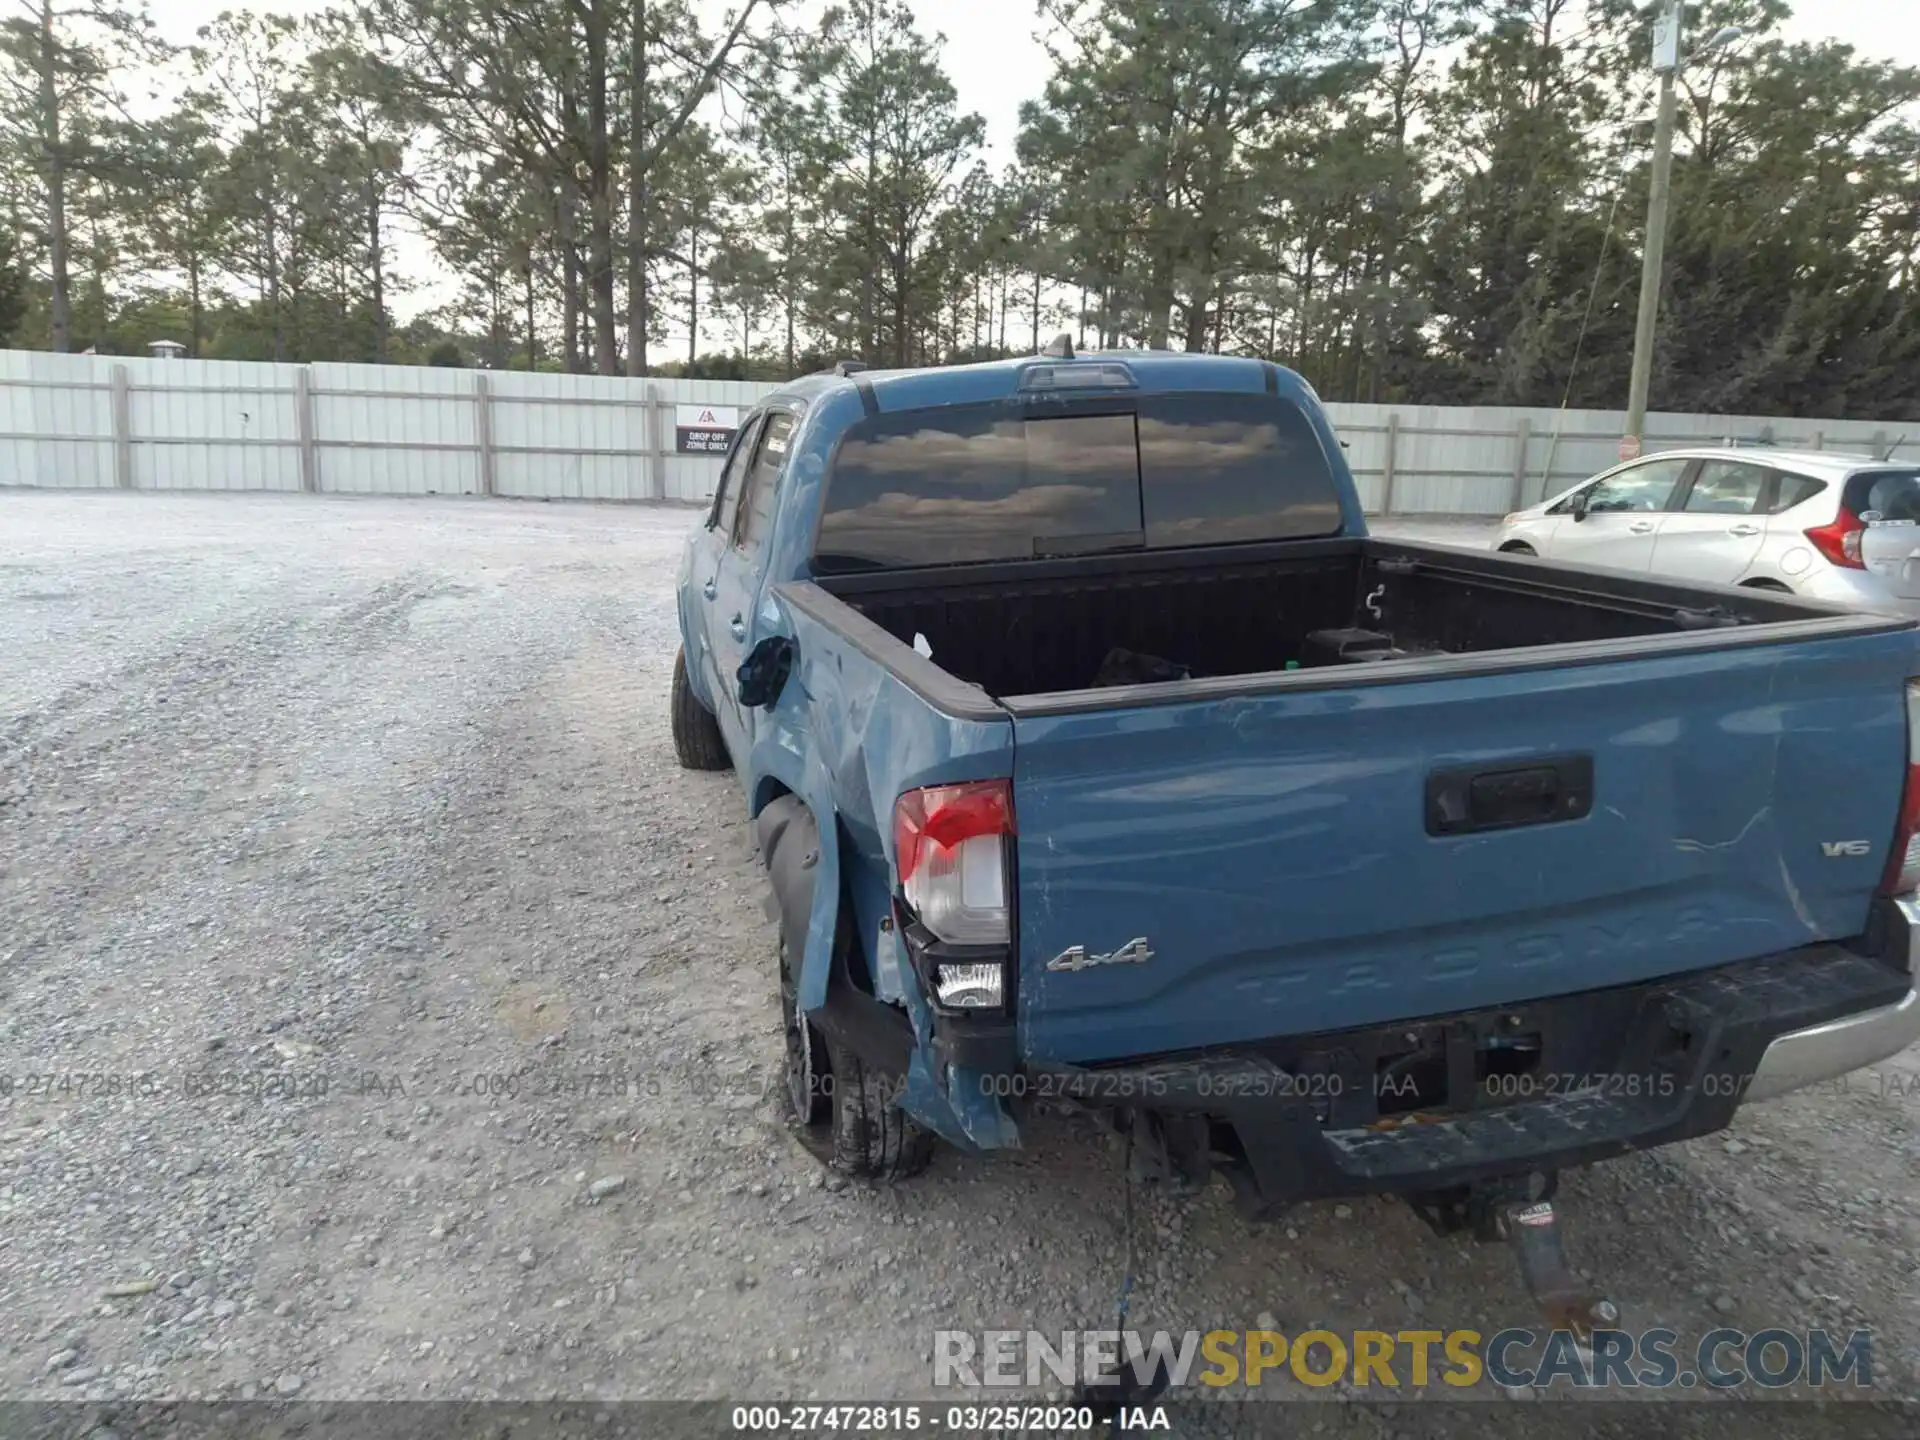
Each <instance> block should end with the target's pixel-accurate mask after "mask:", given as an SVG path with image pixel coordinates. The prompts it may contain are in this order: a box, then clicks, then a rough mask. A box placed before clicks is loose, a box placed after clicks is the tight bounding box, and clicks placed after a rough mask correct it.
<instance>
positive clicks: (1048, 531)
mask: <svg viewBox="0 0 1920 1440" xmlns="http://www.w3.org/2000/svg"><path fill="white" fill-rule="evenodd" d="M1056 403H1057V402H1056ZM1085 408H1086V409H1087V410H1089V411H1090V412H1092V413H1085V414H1070V415H1061V414H1058V413H1034V412H1033V411H1029V410H1025V409H1020V408H1016V407H1010V406H1008V405H1006V404H992V405H967V406H954V407H948V408H940V409H928V410H913V411H903V412H900V413H898V414H891V415H877V416H874V417H872V418H871V419H868V420H865V421H863V422H861V423H860V424H859V425H857V426H855V427H854V428H853V429H852V430H850V431H849V432H848V433H847V436H846V438H845V439H844V440H843V441H842V442H841V445H840V449H839V453H838V454H837V455H836V457H835V459H834V462H833V468H832V471H831V473H830V474H829V476H828V480H827V494H826V503H825V505H824V507H823V510H822V514H821V520H820V531H819V535H818V537H817V538H816V541H815V557H814V563H815V567H816V569H818V570H819V571H821V572H822V573H834V572H844V571H850V570H869V569H890V568H895V567H904V566H916V565H954V564H965V563H968V562H980V561H993V560H1030V559H1033V558H1035V557H1036V556H1047V555H1073V554H1088V553H1097V552H1100V551H1109V550H1140V549H1160V548H1166V547H1172V546H1184V545H1208V544H1224V543H1232V542H1236V541H1247V540H1276V539H1290V538H1295V537H1302V536H1310V535H1331V534H1335V533H1337V532H1338V531H1339V529H1340V523H1341V516H1340V499H1339V490H1338V487H1337V486H1336V485H1335V483H1334V479H1333V474H1332V471H1331V470H1330V468H1329V467H1328V463H1327V458H1326V455H1325V453H1324V451H1323V450H1322V449H1321V447H1320V442H1319V438H1318V436H1317V435H1316V434H1315V433H1314V430H1313V427H1312V426H1311V424H1309V423H1308V421H1307V418H1306V416H1305V415H1304V414H1302V413H1301V411H1300V410H1299V408H1298V407H1297V406H1295V405H1292V404H1290V403H1288V402H1286V401H1283V400H1280V399H1278V398H1276V397H1274V396H1270V395H1242V394H1212V393H1202V392H1180V393H1175V394H1168V395H1145V396H1140V397H1138V398H1129V399H1127V400H1125V401H1120V400H1105V401H1090V402H1088V404H1087V406H1086V407H1085Z"/></svg>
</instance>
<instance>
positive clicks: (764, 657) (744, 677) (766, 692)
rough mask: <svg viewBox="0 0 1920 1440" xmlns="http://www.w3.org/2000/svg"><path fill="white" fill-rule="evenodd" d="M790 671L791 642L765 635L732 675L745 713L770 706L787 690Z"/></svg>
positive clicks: (783, 636) (777, 636)
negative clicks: (737, 685) (738, 688)
mask: <svg viewBox="0 0 1920 1440" xmlns="http://www.w3.org/2000/svg"><path fill="white" fill-rule="evenodd" d="M792 670H793V641H792V640H791V639H790V638H789V637H787V636H785V635H769V636H768V637H767V638H766V639H764V640H762V641H761V642H760V643H759V644H758V645H756V646H754V647H753V649H752V650H751V651H749V652H748V653H747V658H746V659H745V660H742V661H741V662H740V668H739V669H738V670H737V671H735V672H734V677H733V678H734V679H735V680H736V681H738V682H739V685H740V703H741V704H742V705H744V706H746V707H747V708H748V709H749V710H759V709H762V708H766V707H770V706H771V705H772V704H773V702H774V701H776V700H778V699H779V698H780V692H781V691H782V690H784V689H786V688H787V676H788V675H789V674H790V673H791V672H792Z"/></svg>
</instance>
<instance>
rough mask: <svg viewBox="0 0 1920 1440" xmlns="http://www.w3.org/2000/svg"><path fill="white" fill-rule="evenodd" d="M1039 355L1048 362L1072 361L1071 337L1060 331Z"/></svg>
mask: <svg viewBox="0 0 1920 1440" xmlns="http://www.w3.org/2000/svg"><path fill="white" fill-rule="evenodd" d="M1040 353H1041V354H1042V355H1044V356H1046V357H1047V358H1048V359H1049V360H1071V359H1073V336H1071V335H1069V334H1068V333H1067V332H1066V331H1064V330H1062V331H1061V332H1060V333H1059V334H1058V335H1056V336H1054V337H1053V339H1051V340H1049V341H1048V342H1047V343H1046V345H1045V346H1044V347H1043V348H1042V349H1041V351H1040Z"/></svg>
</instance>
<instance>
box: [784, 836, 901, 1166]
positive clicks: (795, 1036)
mask: <svg viewBox="0 0 1920 1440" xmlns="http://www.w3.org/2000/svg"><path fill="white" fill-rule="evenodd" d="M775 807H780V808H779V809H776V808H775ZM803 817H804V818H803ZM763 823H764V828H763V829H762V832H761V843H762V845H763V847H764V848H765V849H766V851H767V853H766V855H765V857H764V858H765V860H766V863H767V868H768V871H769V872H770V878H771V879H772V880H773V887H774V894H775V895H776V896H777V897H778V899H779V902H780V945H779V961H780V1019H781V1022H782V1029H783V1031H784V1038H785V1044H786V1057H785V1067H786V1084H785V1085H784V1086H783V1087H782V1091H783V1094H784V1096H785V1103H784V1106H783V1109H784V1110H785V1113H786V1120H787V1124H788V1127H789V1128H790V1129H791V1130H792V1131H793V1135H794V1138H795V1139H796V1140H798V1141H799V1142H800V1144H801V1147H802V1148H803V1149H805V1150H806V1152H807V1153H808V1154H810V1155H812V1156H813V1158H814V1159H816V1160H818V1161H819V1162H820V1163H821V1164H822V1165H825V1166H826V1167H827V1168H828V1169H829V1170H832V1171H834V1172H836V1173H837V1174H841V1175H846V1176H848V1177H850V1178H852V1179H856V1180H885V1181H894V1180H905V1179H907V1178H909V1177H910V1176H913V1175H917V1174H919V1173H920V1172H921V1171H922V1170H924V1169H926V1168H927V1162H928V1161H930V1160H931V1159H932V1158H933V1141H934V1137H933V1136H932V1135H931V1134H929V1133H928V1132H927V1131H925V1130H922V1129H921V1128H920V1127H919V1126H918V1125H916V1124H914V1123H913V1121H912V1120H910V1119H909V1118H908V1117H907V1114H906V1112H905V1111H904V1110H902V1109H900V1107H899V1106H897V1105H895V1104H894V1103H893V1099H894V1096H895V1095H897V1094H898V1093H899V1081H898V1080H896V1079H893V1078H891V1077H889V1076H886V1075H882V1074H879V1073H878V1072H876V1071H874V1070H873V1069H872V1068H871V1067H869V1066H868V1065H867V1064H866V1062H865V1061H863V1060H862V1059H861V1058H860V1057H859V1056H858V1055H856V1054H855V1053H854V1052H853V1051H852V1050H850V1049H848V1048H847V1047H846V1046H845V1045H842V1044H841V1043H840V1042H839V1041H837V1040H833V1039H829V1038H828V1037H827V1036H825V1035H823V1034H821V1032H820V1030H819V1028H818V1027H817V1026H815V1025H814V1024H812V1023H811V1022H810V1021H808V1020H807V1018H806V1017H805V1016H804V1015H803V1014H802V1013H801V1011H800V954H801V950H802V947H803V946H804V945H805V944H806V934H807V915H808V912H809V911H810V910H811V909H812V903H813V886H812V882H811V879H810V878H804V879H803V877H810V876H811V873H812V868H813V867H812V860H813V857H814V856H815V854H817V847H818V845H819V837H818V836H817V835H816V834H815V833H814V828H813V821H812V817H811V816H810V815H807V813H806V811H805V810H804V809H803V808H802V807H800V806H799V805H798V802H794V801H790V800H776V801H774V802H773V805H770V806H769V807H768V808H767V811H765V812H763ZM788 846H797V847H798V848H797V849H793V850H789V849H788V848H787V847H788ZM777 861H786V862H787V863H777ZM855 943H857V942H856V940H855V938H854V933H853V922H852V919H851V907H850V906H847V905H842V906H841V907H840V924H839V929H838V931H837V932H836V934H835V936H834V944H835V945H837V946H841V947H846V946H851V945H853V944H855Z"/></svg>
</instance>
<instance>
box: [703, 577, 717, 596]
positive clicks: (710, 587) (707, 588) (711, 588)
mask: <svg viewBox="0 0 1920 1440" xmlns="http://www.w3.org/2000/svg"><path fill="white" fill-rule="evenodd" d="M700 593H701V594H702V595H704V596H706V597H707V599H709V600H711V599H713V597H714V596H715V595H717V594H719V593H720V592H719V590H718V589H717V588H716V587H715V585H714V583H713V581H711V580H709V581H707V583H706V584H704V585H702V586H701V587H700Z"/></svg>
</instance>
